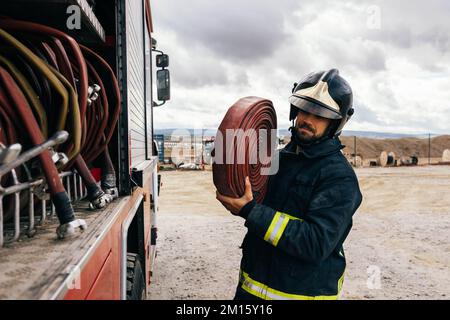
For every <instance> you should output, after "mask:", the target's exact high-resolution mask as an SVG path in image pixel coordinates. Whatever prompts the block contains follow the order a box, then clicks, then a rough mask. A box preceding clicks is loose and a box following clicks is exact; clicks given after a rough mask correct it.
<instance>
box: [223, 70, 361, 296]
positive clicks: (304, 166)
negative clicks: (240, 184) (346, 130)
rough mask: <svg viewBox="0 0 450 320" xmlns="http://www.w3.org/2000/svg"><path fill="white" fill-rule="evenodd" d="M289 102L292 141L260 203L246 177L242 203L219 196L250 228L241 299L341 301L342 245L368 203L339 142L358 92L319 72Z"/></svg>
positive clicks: (239, 292) (332, 72)
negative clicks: (362, 202) (362, 208)
mask: <svg viewBox="0 0 450 320" xmlns="http://www.w3.org/2000/svg"><path fill="white" fill-rule="evenodd" d="M289 102H290V104H291V109H290V116H289V120H292V121H293V126H292V127H291V128H290V131H291V134H292V137H291V141H290V143H288V144H287V145H286V147H285V148H284V149H282V150H281V151H280V152H279V153H278V157H279V169H278V171H277V173H276V174H274V175H272V176H270V178H269V182H268V190H267V194H266V196H265V198H264V200H263V202H262V204H257V203H256V202H255V200H254V199H253V195H252V190H251V184H250V181H249V179H248V177H247V178H246V188H245V194H244V195H243V196H242V197H241V198H231V197H227V196H224V195H221V194H219V193H218V192H217V199H218V200H219V201H220V202H221V203H222V204H223V205H224V206H225V208H227V209H228V210H229V211H230V212H231V213H232V214H234V215H239V216H241V217H243V218H244V219H245V226H246V227H247V229H248V232H247V234H246V236H245V238H244V241H243V243H242V261H241V266H240V267H241V269H240V279H239V284H238V287H237V290H236V295H235V299H300V300H304V299H308V300H309V299H337V298H338V295H339V292H340V290H341V288H342V283H343V280H344V273H345V266H346V262H345V254H344V249H343V242H344V240H345V239H346V238H347V236H348V234H349V232H350V230H351V228H352V216H353V214H354V213H355V212H356V210H357V209H358V207H359V206H360V204H361V201H362V195H361V192H360V189H359V184H358V180H357V177H356V175H355V173H354V171H353V169H352V167H351V166H350V164H349V163H348V161H347V160H346V158H345V157H344V156H343V154H342V153H341V152H340V151H341V149H342V148H344V147H343V146H342V144H341V142H340V140H339V138H338V136H339V135H340V133H341V131H342V128H343V127H344V125H345V123H346V122H347V121H348V120H349V119H350V117H351V116H352V114H353V112H354V110H353V108H352V90H351V88H350V86H349V84H348V83H347V81H345V80H344V79H343V78H342V77H341V76H340V75H339V71H338V70H336V69H331V70H329V71H326V72H325V71H321V72H314V73H311V74H309V75H307V76H306V77H305V78H304V79H303V80H302V81H301V82H300V83H298V84H295V85H294V89H293V91H292V95H291V97H290V98H289ZM294 120H295V122H294Z"/></svg>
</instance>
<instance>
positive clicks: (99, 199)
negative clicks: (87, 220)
mask: <svg viewBox="0 0 450 320" xmlns="http://www.w3.org/2000/svg"><path fill="white" fill-rule="evenodd" d="M86 189H87V193H88V199H89V202H90V203H89V207H90V208H91V209H92V210H93V209H102V208H104V207H106V206H107V205H108V203H110V202H111V201H112V200H113V197H112V196H111V195H110V194H107V193H105V192H104V191H103V190H102V189H101V188H100V187H99V186H98V185H97V184H96V183H91V184H87V185H86Z"/></svg>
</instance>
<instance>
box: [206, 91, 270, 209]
mask: <svg viewBox="0 0 450 320" xmlns="http://www.w3.org/2000/svg"><path fill="white" fill-rule="evenodd" d="M276 128H277V116H276V112H275V108H274V107H273V104H272V102H271V101H269V100H267V99H264V98H259V97H245V98H242V99H240V100H238V101H237V102H236V103H235V104H234V105H233V106H231V107H230V108H229V109H228V112H227V113H226V115H225V117H224V119H223V120H222V122H221V124H220V126H219V129H218V131H217V136H216V139H215V144H216V145H215V146H214V154H213V157H214V163H213V182H214V185H215V186H216V188H217V190H218V191H219V193H221V194H223V195H226V196H230V197H234V198H238V197H241V196H242V195H243V194H244V192H245V177H247V176H248V177H249V179H250V183H251V185H252V191H253V195H254V198H255V200H256V202H257V203H261V202H262V201H263V199H264V196H265V194H266V189H267V181H268V178H269V175H267V174H262V171H263V170H264V169H268V168H269V167H270V166H271V162H270V161H269V162H265V163H264V164H263V163H262V162H261V159H260V158H259V155H260V152H258V150H259V148H260V147H259V145H262V144H261V140H260V138H261V137H260V133H261V131H260V130H267V136H266V139H267V141H266V142H267V146H268V150H267V151H269V154H268V156H269V157H270V158H271V157H272V156H273V151H274V150H273V149H274V148H273V147H274V146H273V145H272V143H273V141H274V140H273V137H272V130H274V129H275V130H276ZM229 130H234V131H232V132H235V133H234V134H232V135H231V136H230V135H229V132H230V131H229ZM250 130H251V131H250ZM247 133H250V134H249V135H247ZM249 137H250V138H249ZM275 138H276V137H275ZM255 154H257V158H256V163H254V162H252V161H251V159H255V158H254V155H255ZM242 155H244V157H242ZM242 160H243V161H242ZM269 160H270V159H269ZM267 171H268V170H267Z"/></svg>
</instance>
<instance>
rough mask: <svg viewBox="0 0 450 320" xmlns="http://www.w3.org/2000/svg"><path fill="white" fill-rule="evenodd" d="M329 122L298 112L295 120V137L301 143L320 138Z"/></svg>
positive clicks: (325, 119)
mask: <svg viewBox="0 0 450 320" xmlns="http://www.w3.org/2000/svg"><path fill="white" fill-rule="evenodd" d="M330 123H331V120H330V119H327V118H322V117H319V116H316V115H313V114H311V113H308V112H305V111H302V110H300V111H299V112H298V114H297V118H296V120H295V127H296V129H297V136H298V138H299V139H300V140H301V141H303V142H311V141H313V140H316V139H319V138H321V137H322V136H323V135H324V134H325V132H326V131H327V128H328V126H329V125H330Z"/></svg>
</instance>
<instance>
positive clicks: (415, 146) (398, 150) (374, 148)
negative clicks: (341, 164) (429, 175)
mask: <svg viewBox="0 0 450 320" xmlns="http://www.w3.org/2000/svg"><path fill="white" fill-rule="evenodd" d="M341 142H342V144H344V145H345V146H346V148H345V149H344V152H345V153H348V154H353V153H354V151H353V149H354V147H353V146H354V137H351V136H350V137H349V136H343V137H341ZM430 142H431V144H430V146H431V148H430V151H431V157H432V158H440V157H442V152H443V151H444V150H445V149H450V135H442V136H436V137H433V138H431V140H430ZM382 151H387V152H391V151H392V152H394V153H395V154H396V156H398V157H402V156H404V157H409V156H412V155H415V156H417V157H419V158H425V157H427V156H428V138H425V139H424V138H414V137H408V138H398V139H374V138H365V137H357V138H356V153H357V154H358V155H360V156H362V158H363V159H367V158H376V157H378V156H379V155H380V153H381V152H382Z"/></svg>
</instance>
